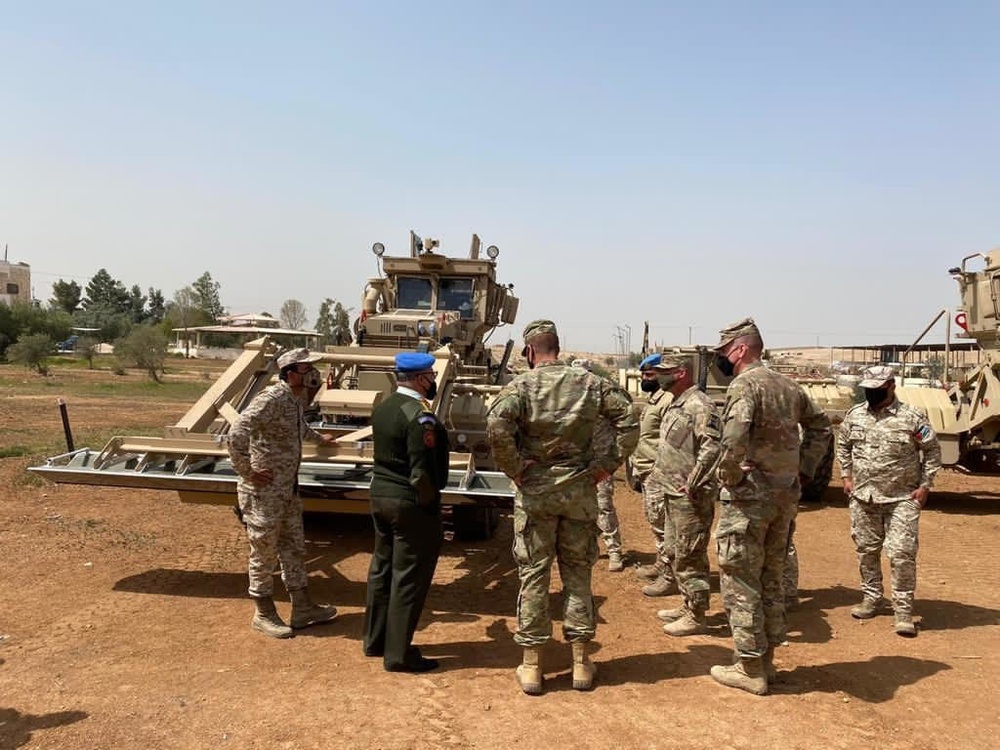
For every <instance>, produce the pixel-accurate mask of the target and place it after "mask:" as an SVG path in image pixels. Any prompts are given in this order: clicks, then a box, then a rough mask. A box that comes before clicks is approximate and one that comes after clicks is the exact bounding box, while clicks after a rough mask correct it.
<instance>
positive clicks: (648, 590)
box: [642, 571, 680, 597]
mask: <svg viewBox="0 0 1000 750" xmlns="http://www.w3.org/2000/svg"><path fill="white" fill-rule="evenodd" d="M679 591H680V589H678V588H677V581H675V580H674V576H673V574H672V573H667V572H666V571H664V572H663V573H661V574H660V576H659V578H657V579H656V580H655V581H653V582H652V583H649V584H647V585H645V586H643V587H642V594H643V596H650V597H654V596H670V595H671V594H676V593H678V592H679Z"/></svg>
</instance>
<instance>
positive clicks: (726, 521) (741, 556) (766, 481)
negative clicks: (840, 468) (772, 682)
mask: <svg viewBox="0 0 1000 750" xmlns="http://www.w3.org/2000/svg"><path fill="white" fill-rule="evenodd" d="M763 350H764V342H763V340H762V339H761V335H760V331H759V330H757V326H756V325H755V324H754V322H753V320H752V319H750V318H747V319H745V320H741V321H739V322H738V323H734V324H732V325H731V326H728V327H727V328H724V329H722V331H720V340H719V345H718V346H717V347H716V348H715V351H716V364H717V365H718V367H719V370H720V371H721V372H722V374H723V375H726V376H729V375H733V374H735V375H736V377H735V378H733V381H732V382H731V383H730V384H729V388H728V389H727V391H726V407H725V410H724V412H723V415H722V450H721V453H720V456H719V463H718V468H717V473H718V478H719V481H720V483H721V485H722V490H721V492H720V500H721V508H720V511H719V525H718V527H717V528H716V531H715V536H716V541H717V543H718V554H719V570H720V584H721V586H720V587H721V589H722V602H723V605H724V606H725V608H726V612H727V613H728V615H729V627H730V629H731V630H732V632H733V642H734V645H735V650H736V657H737V660H736V663H735V664H725V665H718V666H714V667H712V670H711V675H712V678H713V679H714V680H715V681H716V682H719V683H721V684H723V685H725V686H727V687H734V688H739V689H740V690H746V691H747V692H750V693H755V694H756V695H766V694H767V691H768V687H767V686H768V682H769V679H774V661H773V660H774V647H775V645H776V644H778V643H782V642H783V641H784V640H785V601H784V595H783V593H782V588H781V579H782V573H783V569H784V564H785V555H786V553H787V549H788V534H789V530H790V527H791V523H792V521H793V520H795V514H796V512H797V511H798V501H799V494H800V481H799V477H800V475H801V476H806V477H811V476H812V475H813V473H814V472H815V471H816V467H817V466H818V465H819V462H820V460H821V459H822V456H823V452H824V451H825V450H826V446H827V445H828V444H829V438H830V420H829V419H828V418H827V416H826V415H825V414H823V412H821V411H819V410H818V409H817V408H816V406H815V405H814V404H813V402H812V401H810V400H809V397H808V396H807V395H806V393H805V391H803V390H802V387H801V386H799V384H798V383H796V382H795V381H794V380H791V379H789V378H787V377H785V376H784V375H782V374H781V373H779V372H776V371H774V370H770V369H768V368H766V367H764V366H763V365H762V363H761V361H760V358H761V353H762V352H763ZM800 426H801V427H802V436H801V438H800V436H799V427H800Z"/></svg>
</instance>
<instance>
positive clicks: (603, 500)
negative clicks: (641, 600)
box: [572, 359, 625, 573]
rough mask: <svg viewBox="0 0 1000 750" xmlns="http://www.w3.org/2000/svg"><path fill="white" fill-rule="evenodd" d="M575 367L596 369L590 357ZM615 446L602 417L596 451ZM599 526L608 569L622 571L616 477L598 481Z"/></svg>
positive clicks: (595, 443)
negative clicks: (606, 554) (616, 503)
mask: <svg viewBox="0 0 1000 750" xmlns="http://www.w3.org/2000/svg"><path fill="white" fill-rule="evenodd" d="M572 366H573V367H582V368H583V369H584V370H586V371H587V372H593V371H594V365H593V363H592V362H591V361H590V360H589V359H574V360H573V362H572ZM613 447H614V433H613V432H612V431H611V430H610V429H609V428H608V425H607V423H606V422H605V421H604V420H603V419H602V420H600V421H599V423H598V426H597V432H596V433H595V435H594V452H595V453H598V452H600V451H607V450H610V449H612V448H613ZM597 527H598V528H599V529H600V530H601V539H603V540H604V548H605V549H606V550H607V551H608V570H609V571H610V572H612V573H620V572H621V571H622V570H623V569H624V567H625V560H624V552H623V549H622V530H621V524H620V523H618V511H617V510H616V509H615V478H614V477H608V478H607V479H602V480H601V481H600V482H598V483H597Z"/></svg>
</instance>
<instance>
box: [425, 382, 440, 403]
mask: <svg viewBox="0 0 1000 750" xmlns="http://www.w3.org/2000/svg"><path fill="white" fill-rule="evenodd" d="M437 392H438V384H437V381H436V380H432V381H431V384H430V385H429V386H427V392H426V393H424V398H426V399H427V400H428V401H433V400H434V397H435V396H436V395H437Z"/></svg>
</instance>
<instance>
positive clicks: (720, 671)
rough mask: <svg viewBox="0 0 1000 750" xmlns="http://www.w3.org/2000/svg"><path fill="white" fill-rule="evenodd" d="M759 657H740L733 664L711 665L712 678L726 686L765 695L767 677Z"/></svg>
mask: <svg viewBox="0 0 1000 750" xmlns="http://www.w3.org/2000/svg"><path fill="white" fill-rule="evenodd" d="M761 661H762V660H761V658H760V657H759V656H758V657H753V658H750V659H740V660H739V661H738V662H736V663H735V664H725V665H721V664H720V665H717V666H714V667H712V669H711V670H710V674H711V675H712V679H713V680H715V681H716V682H718V683H719V684H720V685H725V686H726V687H732V688H739V689H740V690H746V691H747V692H748V693H753V694H754V695H767V678H766V677H765V676H764V669H763V666H762V664H761Z"/></svg>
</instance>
